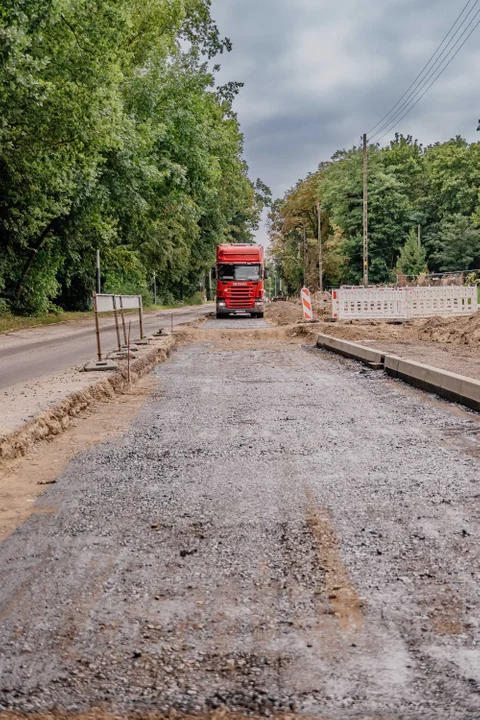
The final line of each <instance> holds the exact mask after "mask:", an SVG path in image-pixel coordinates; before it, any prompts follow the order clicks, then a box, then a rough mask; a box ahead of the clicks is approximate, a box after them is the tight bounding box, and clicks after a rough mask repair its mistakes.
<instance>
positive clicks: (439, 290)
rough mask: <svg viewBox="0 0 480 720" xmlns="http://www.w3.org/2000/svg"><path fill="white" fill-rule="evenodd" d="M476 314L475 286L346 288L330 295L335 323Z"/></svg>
mask: <svg viewBox="0 0 480 720" xmlns="http://www.w3.org/2000/svg"><path fill="white" fill-rule="evenodd" d="M476 311H477V288H476V287H475V286H473V287H465V286H463V287H462V286H448V287H405V288H377V287H371V288H362V287H356V288H352V287H350V288H348V287H347V288H340V289H339V290H334V291H333V293H332V317H334V318H336V319H338V320H355V319H371V320H376V319H377V320H381V319H382V318H383V319H389V320H408V319H409V318H414V317H429V316H431V315H447V316H448V315H469V314H471V313H474V312H476Z"/></svg>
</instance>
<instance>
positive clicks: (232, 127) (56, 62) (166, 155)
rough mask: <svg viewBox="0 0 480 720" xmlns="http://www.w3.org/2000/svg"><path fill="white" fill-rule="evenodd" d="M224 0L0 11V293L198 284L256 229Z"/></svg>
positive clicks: (35, 299)
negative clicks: (228, 60) (227, 56)
mask: <svg viewBox="0 0 480 720" xmlns="http://www.w3.org/2000/svg"><path fill="white" fill-rule="evenodd" d="M209 8H210V1H209V0H52V2H48V3H45V2H43V1H42V0H5V1H4V2H3V3H2V6H1V8H0V48H1V49H0V296H1V297H2V298H3V300H4V301H7V302H8V303H9V305H10V307H11V308H12V309H13V310H15V311H17V312H24V313H29V312H37V311H40V310H44V309H47V308H48V307H49V305H50V304H51V303H52V302H57V303H59V304H62V305H63V306H64V307H65V308H68V309H81V308H83V307H85V306H86V305H87V304H88V301H89V297H90V295H91V292H92V290H93V278H94V275H95V273H94V264H95V252H96V250H97V249H100V251H101V256H102V270H103V277H104V286H105V290H109V291H115V292H120V291H129V292H144V293H145V294H148V289H149V286H150V280H151V277H152V274H153V272H156V275H157V279H158V287H159V289H160V293H161V294H163V296H164V297H165V298H166V299H172V298H173V297H178V296H179V295H180V293H182V292H185V293H189V292H194V291H195V290H197V289H198V287H199V282H201V278H202V276H204V274H205V272H206V269H207V268H208V267H209V266H210V265H211V264H212V263H213V261H214V249H215V245H216V244H217V243H218V242H222V241H225V240H232V241H236V240H239V239H240V240H244V241H249V240H251V239H252V232H253V230H254V229H255V228H256V227H257V225H258V222H259V218H260V214H261V212H262V210H263V204H264V202H268V195H269V192H268V188H265V187H264V186H262V184H261V183H260V181H258V182H257V185H256V186H254V185H253V184H252V182H251V181H250V180H249V179H248V168H247V166H246V164H245V162H244V160H243V157H242V149H243V138H242V135H241V133H240V129H239V125H238V121H237V118H236V116H235V114H234V112H233V110H232V102H233V100H234V97H235V95H236V94H237V93H238V91H239V90H240V84H238V83H229V84H228V86H225V87H223V88H216V87H215V69H216V68H218V66H216V68H214V69H211V67H210V63H209V60H210V59H211V58H213V57H214V56H215V55H217V54H218V53H222V52H224V51H228V50H230V48H231V45H230V41H229V40H228V39H222V38H221V37H220V34H219V31H218V29H217V27H216V25H215V23H214V21H213V20H212V18H211V16H210V11H209Z"/></svg>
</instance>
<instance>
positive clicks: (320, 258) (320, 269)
mask: <svg viewBox="0 0 480 720" xmlns="http://www.w3.org/2000/svg"><path fill="white" fill-rule="evenodd" d="M317 216H318V289H319V291H320V296H321V293H323V253H322V206H321V204H320V203H319V202H318V203H317Z"/></svg>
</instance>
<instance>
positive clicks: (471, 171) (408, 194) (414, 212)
mask: <svg viewBox="0 0 480 720" xmlns="http://www.w3.org/2000/svg"><path fill="white" fill-rule="evenodd" d="M362 171H363V158H362V150H361V149H360V148H357V147H355V148H353V149H351V150H341V151H338V152H337V153H335V155H334V156H333V157H332V159H331V160H330V161H329V162H322V163H321V164H320V165H319V168H318V170H317V172H315V173H311V174H309V175H308V177H307V178H306V179H304V180H300V181H299V182H298V183H297V185H296V186H295V187H294V188H293V189H291V190H290V191H288V192H287V193H286V195H285V197H284V198H283V199H281V200H277V201H275V202H274V203H273V206H272V211H271V213H270V216H269V234H270V240H271V259H272V262H273V264H274V265H275V266H276V268H277V273H278V275H279V276H280V277H282V278H283V279H284V280H285V282H286V285H287V288H288V290H289V291H290V292H296V291H297V290H298V289H299V287H300V286H301V284H302V283H303V281H304V230H305V231H306V237H307V242H306V252H305V265H306V278H305V281H306V283H307V284H308V285H309V286H310V287H313V288H316V287H318V267H319V264H318V242H317V237H318V221H317V209H316V205H317V202H320V203H321V226H322V227H321V229H322V237H323V242H322V247H323V256H324V285H325V286H326V287H329V286H336V285H338V284H341V283H343V284H359V283H360V282H361V279H362V258H363V249H362V248H363V245H362V227H363V225H362V204H363V172H362ZM368 196H369V259H370V263H369V270H370V277H369V279H370V282H371V283H389V282H392V281H394V280H395V278H396V275H397V274H398V273H403V274H406V275H419V274H420V273H422V272H426V271H428V272H444V271H451V270H470V269H478V268H480V143H474V144H468V143H467V142H466V141H465V140H463V139H462V138H460V137H457V138H455V139H453V140H450V141H449V142H445V143H436V144H434V145H431V146H428V147H423V146H422V145H421V144H419V143H418V142H417V141H414V140H413V139H412V138H411V137H403V136H401V135H397V136H396V138H395V140H393V141H392V142H391V143H390V145H389V146H388V147H383V148H382V147H380V146H378V145H371V146H370V147H369V148H368ZM419 228H420V244H419V242H418V230H419Z"/></svg>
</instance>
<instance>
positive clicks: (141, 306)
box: [138, 295, 145, 340]
mask: <svg viewBox="0 0 480 720" xmlns="http://www.w3.org/2000/svg"><path fill="white" fill-rule="evenodd" d="M138 317H139V320H140V340H143V338H144V337H145V335H144V332H143V303H142V296H141V295H139V296H138Z"/></svg>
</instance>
